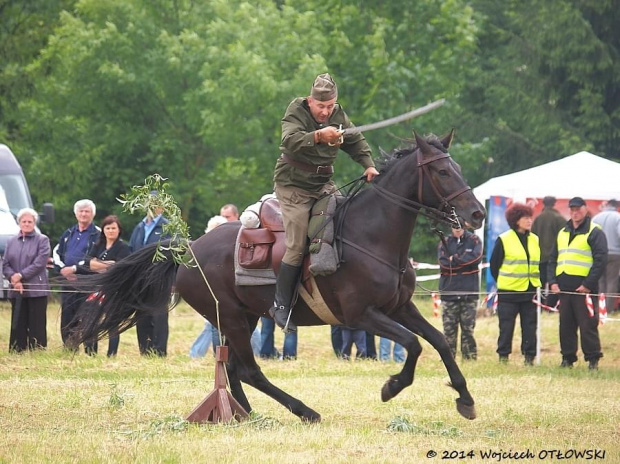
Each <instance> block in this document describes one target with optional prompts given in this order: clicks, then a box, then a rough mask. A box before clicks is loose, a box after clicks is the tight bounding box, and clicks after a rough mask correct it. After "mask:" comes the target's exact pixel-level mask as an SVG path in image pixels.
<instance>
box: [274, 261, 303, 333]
mask: <svg viewBox="0 0 620 464" xmlns="http://www.w3.org/2000/svg"><path fill="white" fill-rule="evenodd" d="M300 273H301V266H291V265H290V264H286V263H285V262H282V266H281V267H280V272H279V274H278V278H277V280H276V296H275V299H274V302H273V307H272V308H271V309H270V310H269V314H271V317H273V320H274V321H275V323H276V324H278V327H280V328H281V329H282V330H283V331H284V332H285V333H289V332H295V331H296V330H297V326H296V325H295V324H294V323H293V321H291V320H290V319H289V314H290V312H291V310H292V309H293V308H292V302H293V296H294V295H295V290H296V289H297V284H298V283H299V274H300Z"/></svg>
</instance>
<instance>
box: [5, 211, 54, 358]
mask: <svg viewBox="0 0 620 464" xmlns="http://www.w3.org/2000/svg"><path fill="white" fill-rule="evenodd" d="M38 217H39V215H38V214H37V212H36V211H35V210H33V209H30V208H24V209H21V210H19V211H18V213H17V223H18V224H19V232H18V233H17V235H16V236H15V237H11V238H10V239H9V240H8V241H7V243H6V248H5V251H4V259H3V260H2V274H4V277H5V278H6V279H7V280H8V281H9V282H10V284H11V289H10V290H9V294H8V297H9V300H10V301H11V332H10V336H9V351H12V352H16V353H19V352H21V351H25V350H27V349H28V350H34V349H36V348H41V349H45V348H46V347H47V328H46V326H47V297H48V296H49V283H48V279H47V267H46V266H47V259H48V257H49V255H50V241H49V238H47V236H45V235H43V234H40V233H39V232H37V231H36V230H35V225H36V223H37V219H38Z"/></svg>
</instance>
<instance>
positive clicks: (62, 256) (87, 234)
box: [53, 199, 101, 355]
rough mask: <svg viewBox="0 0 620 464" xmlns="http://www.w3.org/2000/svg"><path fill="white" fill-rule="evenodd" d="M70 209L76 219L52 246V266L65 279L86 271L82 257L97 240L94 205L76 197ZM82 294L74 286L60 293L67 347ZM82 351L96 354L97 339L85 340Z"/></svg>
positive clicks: (63, 335)
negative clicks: (75, 222)
mask: <svg viewBox="0 0 620 464" xmlns="http://www.w3.org/2000/svg"><path fill="white" fill-rule="evenodd" d="M73 212H74V213H75V217H76V219H77V224H76V225H74V226H72V227H70V228H69V229H67V230H66V231H65V232H64V233H63V234H62V235H61V236H60V239H59V240H58V245H56V246H55V247H54V252H53V257H54V268H55V269H56V271H58V272H60V274H61V275H62V276H63V277H64V278H65V279H67V281H69V282H71V281H75V280H76V279H77V276H76V274H85V273H88V272H89V271H88V268H87V267H86V268H85V267H84V264H85V259H86V257H87V256H88V254H89V252H90V250H91V249H92V248H93V246H94V245H95V242H97V240H99V235H100V233H101V230H100V229H99V228H98V227H96V226H95V224H94V223H93V219H94V218H95V214H96V213H97V208H96V206H95V204H94V203H93V202H92V201H91V200H88V199H83V200H78V201H77V202H76V203H75V205H74V206H73ZM87 296H88V295H87V294H86V293H82V292H81V291H79V290H78V289H76V288H73V287H71V286H68V287H67V288H66V289H65V291H64V292H63V293H62V310H61V313H60V335H61V337H62V342H63V344H64V345H65V347H67V342H68V340H69V337H70V335H71V331H72V329H73V328H74V327H75V324H76V322H77V321H76V320H75V316H76V315H77V313H78V310H79V309H80V306H82V303H84V301H86V298H87ZM84 350H85V352H86V353H87V354H90V355H94V354H97V341H94V342H85V343H84Z"/></svg>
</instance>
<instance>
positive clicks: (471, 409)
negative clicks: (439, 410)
mask: <svg viewBox="0 0 620 464" xmlns="http://www.w3.org/2000/svg"><path fill="white" fill-rule="evenodd" d="M456 410H457V411H458V412H459V414H460V415H461V416H463V417H464V418H465V419H469V420H473V419H475V418H476V407H475V406H474V405H473V404H471V405H467V404H465V403H463V402H462V401H461V399H460V398H457V399H456Z"/></svg>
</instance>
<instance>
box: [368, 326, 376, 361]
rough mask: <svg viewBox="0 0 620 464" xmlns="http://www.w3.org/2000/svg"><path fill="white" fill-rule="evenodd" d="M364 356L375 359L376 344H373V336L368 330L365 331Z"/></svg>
mask: <svg viewBox="0 0 620 464" xmlns="http://www.w3.org/2000/svg"><path fill="white" fill-rule="evenodd" d="M366 357H367V358H368V359H374V360H375V361H376V360H377V345H375V336H374V335H373V334H371V333H370V332H366Z"/></svg>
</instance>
